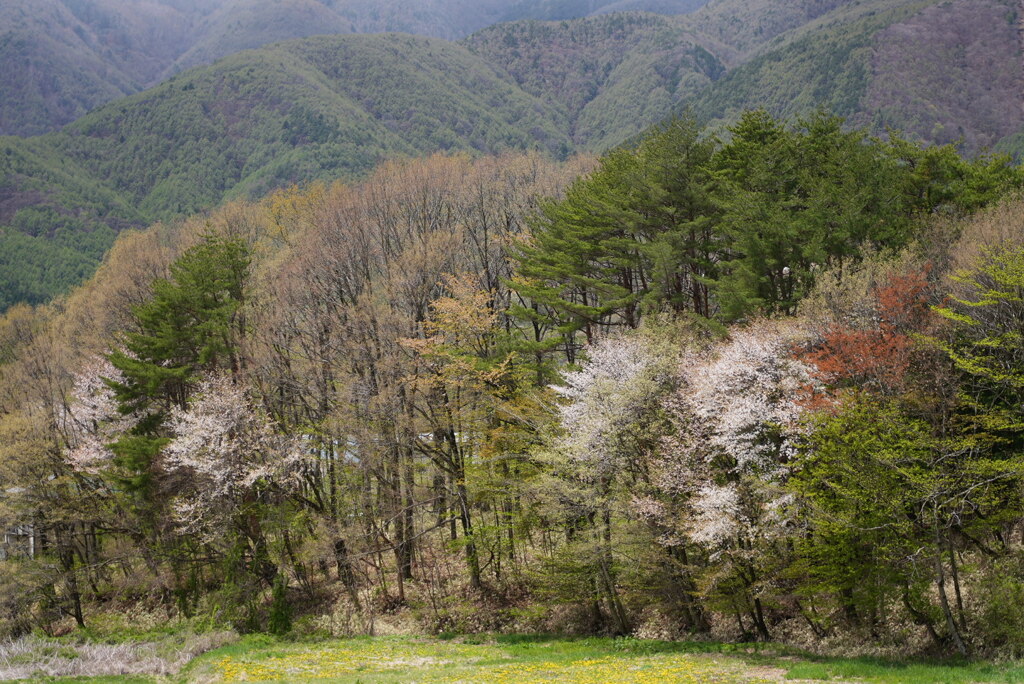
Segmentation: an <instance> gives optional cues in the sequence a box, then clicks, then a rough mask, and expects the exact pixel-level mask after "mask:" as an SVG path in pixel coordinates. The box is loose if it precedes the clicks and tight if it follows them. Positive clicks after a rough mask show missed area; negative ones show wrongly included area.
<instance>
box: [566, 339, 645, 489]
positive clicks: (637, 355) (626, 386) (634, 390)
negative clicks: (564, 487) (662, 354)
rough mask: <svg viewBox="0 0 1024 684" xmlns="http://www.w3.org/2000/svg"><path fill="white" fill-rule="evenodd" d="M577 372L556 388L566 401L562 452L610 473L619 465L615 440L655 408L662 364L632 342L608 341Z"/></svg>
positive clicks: (592, 350) (594, 349)
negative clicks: (654, 400)
mask: <svg viewBox="0 0 1024 684" xmlns="http://www.w3.org/2000/svg"><path fill="white" fill-rule="evenodd" d="M587 354H588V359H587V361H586V362H584V364H583V366H582V368H581V369H580V370H578V371H571V372H565V373H563V374H562V380H563V383H564V384H563V385H560V386H555V387H553V389H554V390H556V391H557V392H558V393H559V394H561V395H562V396H563V397H564V398H565V399H567V401H566V403H565V404H563V405H562V406H561V408H560V412H561V424H562V427H563V428H564V430H565V437H564V438H563V439H562V441H561V444H560V447H561V449H562V451H563V452H564V453H566V454H567V455H568V456H569V457H570V458H571V459H574V460H575V461H577V462H582V463H584V464H588V465H590V466H591V467H593V468H594V469H595V470H596V471H597V472H607V471H609V470H610V469H612V468H614V467H615V465H616V455H617V454H616V444H615V443H616V439H617V437H618V435H619V434H620V433H621V431H622V430H624V429H625V428H627V427H628V426H629V425H630V424H632V423H633V422H635V421H636V420H637V419H638V417H640V416H641V415H642V413H643V412H644V411H646V410H649V409H650V408H651V404H652V398H653V397H654V395H655V394H656V393H657V392H658V387H659V380H660V378H659V368H660V365H661V364H660V363H659V359H658V358H657V357H656V356H655V355H653V354H652V353H650V351H649V350H648V349H647V348H646V347H645V346H644V345H643V344H642V343H641V342H639V341H637V340H635V339H632V338H625V337H619V338H612V339H607V340H603V341H601V342H599V343H597V344H595V345H593V346H592V347H590V348H589V349H588V350H587Z"/></svg>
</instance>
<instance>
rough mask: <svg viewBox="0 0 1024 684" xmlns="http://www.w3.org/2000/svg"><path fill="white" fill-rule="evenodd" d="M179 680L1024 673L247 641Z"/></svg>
mask: <svg viewBox="0 0 1024 684" xmlns="http://www.w3.org/2000/svg"><path fill="white" fill-rule="evenodd" d="M183 677H184V678H185V681H198V680H202V681H208V680H209V679H211V678H212V679H213V680H214V681H245V680H248V681H276V682H303V681H314V680H315V681H331V682H352V683H354V682H362V683H364V684H370V683H374V684H384V683H394V684H397V683H398V682H409V681H416V682H494V683H501V682H515V683H516V684H528V683H530V682H576V683H585V682H594V683H604V682H608V683H613V682H635V683H640V682H764V681H782V680H786V679H799V680H836V679H839V680H842V681H871V682H922V683H923V682H1024V667H1022V666H1010V665H994V664H990V663H984V662H977V663H975V662H951V663H942V662H931V663H929V662H894V661H886V660H881V659H872V658H851V659H848V658H814V657H812V656H808V655H806V654H800V653H798V652H795V651H793V650H791V649H786V648H784V647H776V646H772V645H758V644H720V643H699V642H689V643H671V642H657V641H641V640H636V639H599V638H588V639H565V638H556V637H544V636H478V637H462V638H447V639H446V638H443V637H442V638H440V639H427V638H412V637H402V638H376V639H369V638H363V639H349V640H329V641H319V642H309V641H281V640H273V639H270V638H267V637H249V638H247V639H243V640H242V641H241V642H239V643H238V644H234V645H232V646H228V647H225V648H222V649H218V650H217V651H213V652H211V653H208V654H206V655H204V656H201V657H200V658H199V659H197V660H196V661H195V662H193V663H192V664H191V665H190V666H189V667H188V668H187V669H186V671H185V672H184V673H183Z"/></svg>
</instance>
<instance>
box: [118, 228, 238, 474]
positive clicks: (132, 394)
mask: <svg viewBox="0 0 1024 684" xmlns="http://www.w3.org/2000/svg"><path fill="white" fill-rule="evenodd" d="M248 269H249V254H248V247H247V246H246V245H245V244H244V243H242V242H240V241H237V240H225V239H222V238H218V237H214V236H208V237H206V238H205V239H204V240H203V241H202V242H201V243H200V244H198V245H196V246H195V247H193V248H191V249H189V250H187V251H186V252H185V253H184V254H183V255H182V256H181V257H180V258H179V259H178V260H177V261H176V262H175V263H174V264H172V265H171V268H170V271H171V277H170V278H169V279H166V280H158V281H156V282H155V283H154V284H153V297H152V299H150V300H149V301H147V302H145V303H143V304H141V305H139V306H137V307H135V309H134V310H133V312H132V314H133V318H134V320H135V327H136V329H135V330H133V331H129V332H126V333H124V335H123V336H122V338H121V344H122V348H121V349H118V350H116V351H113V352H111V353H110V354H109V355H108V359H109V361H110V362H111V364H113V366H114V367H115V368H116V369H117V370H118V371H120V373H121V375H122V376H123V378H122V379H118V380H108V381H107V384H108V385H109V386H110V387H111V389H112V390H113V391H114V395H115V398H116V400H117V403H118V406H119V409H120V411H121V412H122V413H125V414H129V413H132V414H135V415H139V416H141V418H140V419H139V421H138V422H137V424H136V425H135V426H134V427H133V428H132V429H131V430H129V431H128V432H127V433H125V434H124V435H122V436H121V437H120V439H118V440H117V442H115V443H114V444H112V445H111V449H112V450H113V452H114V454H115V456H116V458H115V463H116V464H117V465H118V466H120V468H121V470H122V477H123V478H124V483H123V484H124V485H125V486H126V488H127V489H129V490H136V491H138V490H142V491H143V492H144V491H145V490H146V489H147V488H148V484H149V481H150V476H151V469H150V464H151V463H152V462H153V460H154V459H155V458H156V456H157V455H158V454H159V453H160V450H161V449H162V448H163V447H164V445H165V444H166V443H167V436H166V434H165V430H164V429H163V428H164V423H165V420H166V417H167V415H168V413H169V411H170V410H171V409H172V408H175V407H177V408H179V409H184V408H186V405H187V400H188V397H189V394H190V393H191V391H192V390H193V388H194V387H195V385H196V382H197V379H198V375H199V373H201V372H202V371H212V370H216V369H229V370H230V371H232V372H237V371H239V370H240V368H241V364H242V362H241V359H240V354H239V341H240V339H241V337H242V335H244V331H245V323H244V317H243V313H242V305H243V304H244V302H245V294H246V293H245V283H246V275H247V273H248Z"/></svg>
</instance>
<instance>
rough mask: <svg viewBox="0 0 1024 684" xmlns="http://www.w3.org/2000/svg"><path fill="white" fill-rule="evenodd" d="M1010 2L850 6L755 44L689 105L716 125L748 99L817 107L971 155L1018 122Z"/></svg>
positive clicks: (785, 108)
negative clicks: (749, 54) (751, 51)
mask: <svg viewBox="0 0 1024 684" xmlns="http://www.w3.org/2000/svg"><path fill="white" fill-rule="evenodd" d="M1016 4H1017V3H1016V2H1014V1H1013V0H954V1H953V2H942V3H937V2H921V1H919V0H918V1H914V0H861V1H860V2H855V3H848V4H846V5H845V6H843V7H839V8H837V9H836V10H835V11H834V12H832V13H830V14H827V15H824V16H822V17H821V18H819V19H816V20H815V21H812V22H809V23H808V24H805V25H804V26H802V27H800V28H798V29H796V30H794V31H791V32H789V33H786V34H782V35H780V36H779V37H778V38H776V39H775V40H773V41H770V42H769V43H767V44H766V45H765V46H763V47H761V48H759V49H758V54H757V56H755V57H753V58H752V59H751V60H750V61H748V62H747V63H745V64H743V65H742V66H739V67H737V68H735V69H733V70H732V71H731V72H730V73H729V74H728V75H727V76H726V77H725V78H722V79H720V80H719V81H717V82H716V83H714V84H713V85H712V86H710V87H709V88H707V89H706V90H705V91H704V92H702V93H701V94H700V95H699V96H698V97H697V98H696V99H695V100H694V103H693V107H694V109H695V110H696V111H697V113H698V114H699V115H701V116H702V117H703V118H704V119H706V120H708V121H710V122H712V123H716V122H717V123H721V122H727V121H731V120H733V119H735V118H736V116H737V115H738V113H739V112H740V111H742V110H743V109H747V108H750V107H765V108H767V109H768V110H769V111H770V112H772V113H773V114H775V115H778V116H784V117H792V116H796V115H799V114H804V113H807V112H809V111H811V110H813V109H814V108H816V107H820V106H823V107H826V108H828V109H830V110H831V111H834V112H836V113H838V114H841V115H844V116H847V117H849V118H850V120H851V123H853V124H857V125H865V126H871V127H873V128H874V129H875V130H876V131H878V132H879V133H883V132H884V131H885V129H886V128H894V129H898V130H901V131H903V132H904V133H905V134H907V135H910V136H911V137H914V138H917V139H920V140H925V141H928V142H933V143H938V144H944V143H950V142H957V141H961V142H962V146H963V149H964V151H965V152H967V153H969V154H973V153H977V152H978V151H980V150H982V149H984V148H986V147H992V146H993V145H995V144H996V143H998V142H999V141H1000V140H1002V139H1004V138H1006V137H1007V136H1011V135H1012V134H1014V133H1015V132H1017V131H1018V130H1020V129H1021V127H1022V126H1024V88H1022V84H1024V69H1022V66H1024V65H1022V59H1021V46H1020V38H1019V34H1018V24H1017V21H1018V18H1017V15H1016V12H1015V11H1014V8H1015V6H1016ZM707 9H711V6H709V7H708V8H707Z"/></svg>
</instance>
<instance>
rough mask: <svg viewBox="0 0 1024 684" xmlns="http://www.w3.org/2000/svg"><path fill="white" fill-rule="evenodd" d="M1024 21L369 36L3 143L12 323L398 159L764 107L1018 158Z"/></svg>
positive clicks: (522, 27) (854, 5) (863, 9)
mask: <svg viewBox="0 0 1024 684" xmlns="http://www.w3.org/2000/svg"><path fill="white" fill-rule="evenodd" d="M181 6H182V7H187V4H181ZM1012 10H1013V6H1012V5H1011V3H1010V2H1009V0H955V1H954V2H950V3H941V4H939V3H936V2H932V1H929V0H895V1H891V0H886V1H882V0H846V1H840V0H829V1H827V2H804V3H789V2H782V0H761V1H760V2H757V3H744V2H739V1H738V0H716V2H712V3H709V4H708V5H707V6H705V7H703V8H702V9H700V10H698V11H697V12H695V13H694V14H692V15H686V16H680V17H666V16H658V15H653V14H644V13H628V14H609V15H600V16H595V17H592V18H589V19H576V20H569V21H559V22H548V23H543V22H534V21H526V22H514V23H508V24H502V25H499V26H495V27H491V28H488V29H485V30H483V31H480V32H478V33H477V34H474V35H473V36H471V37H469V38H467V39H466V40H465V41H463V42H462V43H459V44H452V43H447V42H445V41H440V40H437V39H426V38H413V37H402V36H399V35H397V34H391V35H377V36H357V35H348V36H334V37H320V38H310V39H302V40H298V41H292V42H285V43H280V44H274V45H271V46H267V47H264V48H260V49H258V50H254V51H245V52H242V53H239V54H237V55H234V56H232V57H229V58H226V59H224V60H222V61H220V62H218V63H217V64H215V65H212V66H210V67H205V68H198V69H196V70H189V71H186V72H183V73H181V74H180V75H178V76H177V77H175V78H174V79H172V80H168V81H167V82H165V83H162V84H161V85H159V86H157V87H155V88H152V89H150V90H148V91H145V92H143V93H139V94H137V95H133V96H131V97H129V98H126V99H122V100H119V101H117V102H114V103H111V104H109V105H107V106H105V107H102V108H100V109H98V110H96V111H94V112H92V113H90V114H89V115H87V116H85V117H82V118H81V119H80V120H79V121H77V122H75V123H74V124H72V125H69V126H68V127H67V128H65V129H64V130H63V131H60V132H56V133H52V134H48V135H46V136H42V137H37V138H32V139H17V138H5V139H3V143H2V144H3V149H5V150H9V152H8V153H6V157H5V158H4V159H0V164H2V165H3V167H2V168H3V175H2V177H0V226H4V227H6V228H7V230H6V231H5V233H4V234H3V235H2V236H0V241H2V242H3V244H4V246H5V254H6V255H7V256H5V257H4V258H6V259H9V260H10V261H9V262H8V263H14V264H20V265H19V266H16V267H14V268H9V269H6V270H5V272H4V277H5V279H6V280H7V281H9V282H7V283H6V284H5V285H3V287H2V288H0V290H2V291H3V292H5V293H9V294H5V295H4V297H3V300H4V301H5V302H12V301H35V302H38V301H42V300H45V299H46V298H47V297H49V296H52V295H53V294H54V293H56V292H60V291H62V289H63V288H64V287H66V285H67V284H69V283H71V282H76V281H77V280H76V279H77V278H78V275H69V274H80V273H85V272H88V270H89V268H90V265H91V264H95V263H97V260H98V259H99V258H100V256H101V255H102V253H103V251H104V249H105V246H107V245H109V244H110V241H111V240H112V236H113V234H114V232H115V231H116V230H118V229H120V228H122V227H124V226H126V225H135V226H141V225H144V224H145V223H147V222H150V221H153V220H157V219H166V218H171V217H173V216H176V215H179V214H181V213H188V212H191V211H195V210H199V209H203V208H208V207H211V206H214V205H216V204H217V203H218V202H220V201H222V200H223V199H225V198H228V197H238V196H243V195H250V196H258V195H260V194H262V193H264V192H266V191H268V190H270V189H272V188H275V187H279V186H281V185H287V184H290V183H296V182H297V183H301V182H305V181H309V180H312V179H316V178H337V177H343V176H345V177H355V176H358V175H359V174H361V173H363V172H365V171H366V170H367V169H369V168H371V167H372V166H373V165H374V164H376V163H377V162H378V161H379V160H380V159H383V158H386V157H391V156H394V155H417V154H423V153H429V152H432V151H436V150H455V149H464V150H469V151H475V152H484V153H487V152H494V151H498V150H501V149H506V148H508V149H541V150H546V151H547V152H548V153H551V154H553V155H554V156H555V157H559V158H562V157H564V156H566V155H568V154H571V153H573V151H575V150H587V151H596V152H600V151H602V150H604V149H607V148H608V147H610V146H613V145H616V144H619V143H621V142H623V141H625V140H628V139H630V138H631V137H632V136H635V135H637V134H638V133H640V132H641V131H642V130H643V129H644V128H645V127H646V126H648V125H650V124H652V123H655V122H657V121H659V120H662V119H663V118H665V117H666V116H668V115H670V114H671V113H672V112H673V111H679V110H681V109H683V108H687V107H689V108H692V109H693V110H694V111H695V112H696V113H697V114H698V115H699V116H700V117H701V118H702V119H705V120H707V121H710V122H712V123H727V122H729V121H732V120H734V119H735V117H736V116H737V115H738V113H739V112H741V111H743V110H744V109H745V108H747V107H751V106H762V107H765V108H766V109H767V110H768V111H769V112H771V113H772V114H774V115H776V116H783V117H787V118H792V117H793V116H796V115H799V114H805V113H808V112H811V111H813V110H815V109H816V108H818V107H825V108H827V109H830V110H831V111H834V112H836V113H839V114H842V115H845V116H846V117H847V118H848V119H849V120H850V122H851V123H853V124H857V125H868V126H871V127H872V129H873V130H874V131H875V132H876V133H883V134H884V132H885V129H886V128H887V127H892V128H896V129H902V130H905V131H906V132H907V134H908V135H910V136H911V137H913V138H915V139H920V140H924V141H931V142H937V143H947V142H956V141H960V140H961V139H962V144H963V147H962V149H963V150H964V151H966V152H967V153H969V154H976V153H978V152H979V151H981V150H984V149H986V148H992V147H995V148H996V149H1000V150H1006V151H1010V152H1015V151H1016V149H1017V146H1018V145H1019V144H1020V143H1019V140H1020V139H1021V137H1022V136H1021V135H1020V134H1019V131H1020V130H1021V129H1022V127H1024V101H1022V98H1024V94H1022V89H1021V88H1019V87H1017V85H1016V84H1017V83H1018V81H1019V80H1020V79H1021V78H1022V74H1021V71H1022V62H1021V60H1020V59H1019V52H1020V47H1019V43H1018V36H1017V32H1016V24H1015V22H1016V15H1015V14H1014V13H1013V11H1012ZM54 237H58V238H59V239H58V240H57V241H56V242H54V241H51V238H54ZM15 255H16V256H15ZM29 274H31V275H29Z"/></svg>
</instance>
